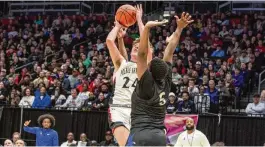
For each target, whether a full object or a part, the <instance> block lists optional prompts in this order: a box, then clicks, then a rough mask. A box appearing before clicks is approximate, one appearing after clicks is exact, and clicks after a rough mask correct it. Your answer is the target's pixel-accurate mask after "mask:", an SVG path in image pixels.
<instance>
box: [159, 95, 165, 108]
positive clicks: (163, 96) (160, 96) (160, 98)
mask: <svg viewBox="0 0 265 147" xmlns="http://www.w3.org/2000/svg"><path fill="white" fill-rule="evenodd" d="M165 95H166V94H165V92H161V93H160V94H159V105H160V106H163V105H165V104H166V99H165Z"/></svg>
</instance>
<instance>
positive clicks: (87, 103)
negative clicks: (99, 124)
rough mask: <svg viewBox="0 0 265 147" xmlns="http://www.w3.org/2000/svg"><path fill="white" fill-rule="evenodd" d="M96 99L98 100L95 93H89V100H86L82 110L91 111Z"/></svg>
mask: <svg viewBox="0 0 265 147" xmlns="http://www.w3.org/2000/svg"><path fill="white" fill-rule="evenodd" d="M95 99H96V97H95V95H94V94H93V93H89V98H88V99H87V100H85V102H84V105H83V107H82V109H83V110H90V109H91V108H92V107H93V102H94V101H95Z"/></svg>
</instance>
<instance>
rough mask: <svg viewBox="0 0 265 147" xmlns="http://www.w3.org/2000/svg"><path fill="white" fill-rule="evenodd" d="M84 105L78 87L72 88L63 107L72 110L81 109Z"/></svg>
mask: <svg viewBox="0 0 265 147" xmlns="http://www.w3.org/2000/svg"><path fill="white" fill-rule="evenodd" d="M81 106H82V99H81V98H79V97H78V91H77V90H76V89H72V90H71V95H70V96H68V98H67V100H66V102H65V103H64V104H63V105H62V106H61V107H62V108H68V109H70V110H72V109H74V110H77V109H80V108H81Z"/></svg>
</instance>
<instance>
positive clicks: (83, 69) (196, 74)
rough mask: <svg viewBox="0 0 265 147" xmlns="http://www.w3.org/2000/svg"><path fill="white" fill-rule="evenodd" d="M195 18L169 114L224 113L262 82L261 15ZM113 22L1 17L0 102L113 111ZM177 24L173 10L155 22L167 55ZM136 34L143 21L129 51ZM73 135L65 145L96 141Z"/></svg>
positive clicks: (155, 37) (159, 47)
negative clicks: (109, 35) (4, 21)
mask: <svg viewBox="0 0 265 147" xmlns="http://www.w3.org/2000/svg"><path fill="white" fill-rule="evenodd" d="M193 19H194V20H195V22H194V23H193V24H191V25H190V26H188V27H187V28H186V29H185V30H184V31H183V34H182V35H181V39H180V44H179V46H178V47H177V48H176V51H175V53H174V59H173V60H174V61H173V70H172V77H173V78H172V88H171V93H170V95H169V99H168V102H167V104H166V106H167V112H168V113H182V112H183V113H197V112H200V113H201V112H202V113H204V112H214V113H218V112H219V111H220V109H219V107H220V106H228V105H231V106H235V105H236V104H237V103H238V104H239V101H240V98H241V96H244V95H246V93H247V92H251V91H252V89H253V87H255V86H257V84H258V82H257V78H256V77H257V74H258V73H259V72H261V71H262V70H263V66H264V65H265V60H264V59H265V58H264V53H265V45H264V43H265V34H264V32H265V31H264V26H265V25H264V23H265V21H264V16H263V15H262V14H258V13H254V14H233V13H230V12H229V13H210V12H208V13H206V14H200V13H198V12H196V13H195V14H194V15H193ZM112 24H113V20H112V19H109V18H108V17H107V15H105V14H103V15H100V16H96V15H89V16H75V15H74V16H66V15H61V14H58V16H56V17H55V18H53V17H52V16H41V15H38V16H36V17H35V16H34V17H28V16H20V17H18V18H16V19H13V20H10V22H9V24H8V25H4V24H1V26H0V72H1V73H0V105H8V106H13V107H16V106H19V107H26V108H41V109H44V108H56V109H68V110H107V108H108V105H109V101H111V97H112V95H113V85H114V84H113V80H112V74H113V69H114V68H113V64H112V62H111V59H110V56H109V53H108V49H107V48H106V45H105V39H106V34H107V33H108V32H109V31H110V29H111V28H112ZM176 27H177V26H176V22H175V19H173V17H172V18H170V21H169V24H168V25H166V26H163V27H156V28H155V29H152V31H151V32H152V35H151V36H150V41H151V43H152V44H153V46H154V56H157V57H161V58H162V57H163V52H164V49H165V47H166V44H167V37H168V36H170V35H171V34H172V33H173V32H174V30H175V28H176ZM138 37H139V31H138V28H137V26H133V27H130V28H129V29H128V30H127V34H126V36H125V38H124V42H125V45H126V47H127V51H128V52H130V48H131V44H132V42H133V40H134V39H135V38H138ZM83 42H84V43H83ZM80 43H81V44H80ZM128 55H130V54H128ZM254 97H255V98H256V97H257V96H254ZM255 98H254V99H255ZM254 102H255V100H254ZM255 103H256V102H255ZM249 109H250V110H252V109H251V108H249ZM247 110H248V109H247ZM247 113H248V111H247ZM73 136H74V135H73V133H69V134H68V135H67V141H66V142H65V143H63V144H62V146H71V145H69V143H70V144H74V145H73V146H76V145H77V146H78V144H79V143H81V144H83V143H85V142H86V143H88V142H89V143H91V144H90V145H93V144H97V143H96V142H95V141H89V140H88V139H87V138H86V135H85V134H81V135H80V142H77V141H74V139H73V138H74V137H73ZM111 137H112V135H110V134H109V133H108V132H107V134H106V141H105V143H106V144H104V145H107V144H111V143H112V142H110V141H109V140H112V139H113V138H111ZM21 141H23V140H21ZM10 142H11V143H12V141H11V140H7V141H5V145H6V143H7V144H8V143H10ZM13 142H14V143H15V142H16V141H13ZM24 144H25V142H24Z"/></svg>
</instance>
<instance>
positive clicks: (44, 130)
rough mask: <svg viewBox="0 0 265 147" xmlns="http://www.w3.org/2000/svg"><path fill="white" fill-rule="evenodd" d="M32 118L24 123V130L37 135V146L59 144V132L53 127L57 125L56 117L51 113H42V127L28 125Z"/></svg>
mask: <svg viewBox="0 0 265 147" xmlns="http://www.w3.org/2000/svg"><path fill="white" fill-rule="evenodd" d="M30 122H31V120H29V121H26V122H25V123H24V131H26V132H28V133H31V134H35V135H36V146H59V140H58V134H57V132H56V131H55V130H53V129H51V127H54V126H55V118H54V117H53V116H52V115H50V114H44V115H41V116H40V117H39V118H38V124H39V125H40V126H41V127H28V125H29V124H30Z"/></svg>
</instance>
